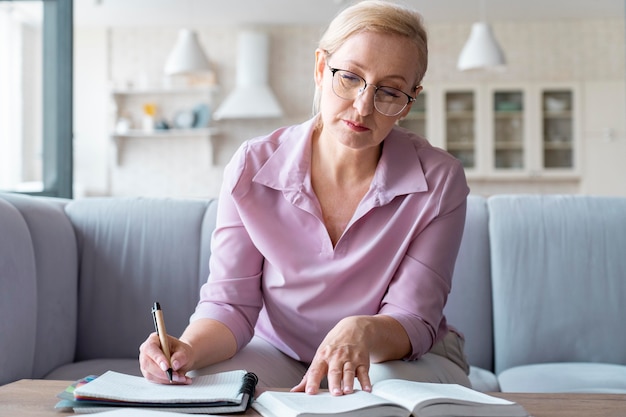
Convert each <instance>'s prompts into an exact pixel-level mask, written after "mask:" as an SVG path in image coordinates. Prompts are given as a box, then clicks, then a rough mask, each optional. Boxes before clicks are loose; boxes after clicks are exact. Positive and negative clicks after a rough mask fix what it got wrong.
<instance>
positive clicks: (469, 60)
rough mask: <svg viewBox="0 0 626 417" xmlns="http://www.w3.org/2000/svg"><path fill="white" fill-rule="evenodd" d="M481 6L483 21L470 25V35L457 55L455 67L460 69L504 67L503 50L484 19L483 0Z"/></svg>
mask: <svg viewBox="0 0 626 417" xmlns="http://www.w3.org/2000/svg"><path fill="white" fill-rule="evenodd" d="M482 7H483V21H482V22H477V23H474V24H473V25H472V31H471V33H470V37H469V39H468V40H467V42H466V43H465V46H464V47H463V50H462V51H461V55H459V60H458V62H457V68H458V69H459V70H460V71H469V70H481V69H504V67H505V66H506V58H505V56H504V52H503V51H502V48H501V47H500V45H499V44H498V41H497V40H496V38H495V36H494V35H493V31H492V30H491V26H490V25H489V23H487V22H486V21H485V19H484V16H485V12H484V10H485V2H484V0H483V1H482Z"/></svg>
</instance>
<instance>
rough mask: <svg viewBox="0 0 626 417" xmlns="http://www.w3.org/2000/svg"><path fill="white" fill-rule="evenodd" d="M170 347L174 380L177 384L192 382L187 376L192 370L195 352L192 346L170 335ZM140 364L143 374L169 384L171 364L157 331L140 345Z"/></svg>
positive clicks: (158, 381)
mask: <svg viewBox="0 0 626 417" xmlns="http://www.w3.org/2000/svg"><path fill="white" fill-rule="evenodd" d="M168 341H169V344H170V346H169V348H170V353H171V365H172V370H173V373H172V382H173V383H176V384H190V383H191V378H189V377H188V376H186V373H187V371H189V370H191V367H192V363H191V360H192V358H193V352H192V349H191V346H189V345H188V344H187V343H184V342H182V341H180V340H179V339H177V338H175V337H172V336H169V335H168ZM139 366H140V368H141V373H142V374H143V376H144V377H145V378H146V379H147V380H149V381H152V382H156V383H160V384H169V383H170V380H169V378H168V376H167V372H166V371H167V369H168V368H169V364H168V363H167V358H166V357H165V354H163V351H162V350H161V344H160V342H159V336H158V335H157V333H156V332H155V333H152V334H151V335H150V336H148V338H147V339H146V341H145V342H143V343H142V344H141V346H139Z"/></svg>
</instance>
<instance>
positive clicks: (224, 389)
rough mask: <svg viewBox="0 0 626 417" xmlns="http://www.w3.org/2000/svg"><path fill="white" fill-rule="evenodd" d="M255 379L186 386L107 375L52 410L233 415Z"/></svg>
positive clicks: (231, 376)
mask: <svg viewBox="0 0 626 417" xmlns="http://www.w3.org/2000/svg"><path fill="white" fill-rule="evenodd" d="M257 381H258V379H257V377H256V375H255V374H253V373H251V372H247V371H245V370H235V371H228V372H220V373H216V374H211V375H202V376H197V377H195V378H194V379H193V382H192V383H191V384H190V385H174V384H156V383H153V382H150V381H148V380H147V379H145V378H143V377H139V376H133V375H127V374H123V373H119V372H114V371H108V372H106V373H104V374H102V375H101V376H99V377H96V378H94V379H92V380H89V381H88V382H85V380H83V381H80V382H79V383H77V384H75V388H74V389H70V388H68V389H66V390H65V391H64V392H63V393H61V394H59V397H60V398H61V400H62V401H61V402H59V403H58V404H57V407H56V408H71V409H73V411H74V412H76V413H96V412H102V411H108V410H115V409H118V408H129V407H131V408H141V409H146V410H162V411H169V412H178V413H194V414H198V413H211V414H224V413H237V412H243V411H245V410H246V409H247V408H248V407H249V405H250V403H251V401H252V398H253V396H254V390H255V388H256V384H257Z"/></svg>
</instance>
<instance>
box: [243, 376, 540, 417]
mask: <svg viewBox="0 0 626 417" xmlns="http://www.w3.org/2000/svg"><path fill="white" fill-rule="evenodd" d="M252 408H254V409H255V410H256V411H257V412H258V413H259V414H261V415H262V416H264V417H320V416H333V417H338V416H342V417H347V416H360V417H368V416H372V417H377V416H386V417H409V416H419V417H438V416H458V417H465V416H481V417H527V416H528V413H527V412H526V410H525V409H524V408H523V407H522V406H521V405H519V404H517V403H515V402H512V401H508V400H505V399H501V398H497V397H493V396H490V395H487V394H484V393H481V392H478V391H474V390H472V389H470V388H466V387H464V386H461V385H457V384H436V383H425V382H413V381H405V380H400V379H388V380H384V381H380V382H377V383H376V384H374V386H373V388H372V392H371V393H368V392H365V391H355V392H354V393H353V394H347V395H341V396H332V395H331V394H330V393H327V392H324V393H320V394H317V395H310V394H305V393H301V392H278V391H265V392H264V393H262V394H261V395H259V397H258V398H257V399H256V400H255V401H254V402H253V403H252Z"/></svg>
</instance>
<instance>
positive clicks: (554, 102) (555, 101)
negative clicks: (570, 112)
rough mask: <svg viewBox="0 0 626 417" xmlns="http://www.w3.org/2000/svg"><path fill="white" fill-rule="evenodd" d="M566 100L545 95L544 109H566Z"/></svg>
mask: <svg viewBox="0 0 626 417" xmlns="http://www.w3.org/2000/svg"><path fill="white" fill-rule="evenodd" d="M567 104H568V103H567V101H566V100H563V99H559V98H556V97H546V98H545V100H544V106H545V109H546V110H548V111H564V110H567Z"/></svg>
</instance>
